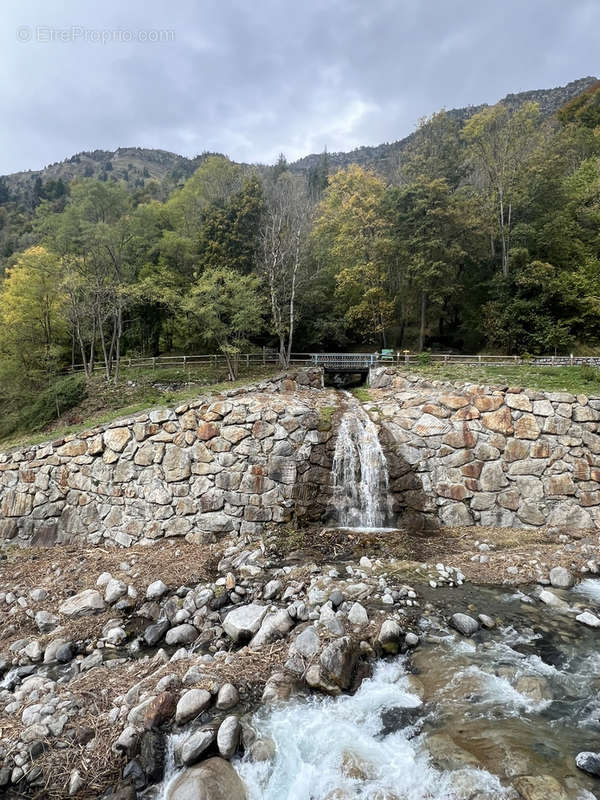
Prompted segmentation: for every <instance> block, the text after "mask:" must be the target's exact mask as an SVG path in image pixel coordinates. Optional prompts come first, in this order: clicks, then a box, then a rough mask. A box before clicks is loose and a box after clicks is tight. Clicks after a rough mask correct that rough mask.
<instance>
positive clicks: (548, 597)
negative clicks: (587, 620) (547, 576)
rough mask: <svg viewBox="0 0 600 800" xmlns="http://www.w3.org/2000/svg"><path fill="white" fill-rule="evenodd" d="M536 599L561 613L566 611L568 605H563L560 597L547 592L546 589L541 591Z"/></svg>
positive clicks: (563, 602)
mask: <svg viewBox="0 0 600 800" xmlns="http://www.w3.org/2000/svg"><path fill="white" fill-rule="evenodd" d="M538 599H539V600H541V602H542V603H544V604H545V605H547V606H552V608H558V609H561V610H562V611H566V610H568V608H569V604H568V603H565V601H564V600H561V599H560V597H558V596H557V595H555V594H554V592H551V591H549V590H548V589H542V591H541V592H540V593H539V595H538Z"/></svg>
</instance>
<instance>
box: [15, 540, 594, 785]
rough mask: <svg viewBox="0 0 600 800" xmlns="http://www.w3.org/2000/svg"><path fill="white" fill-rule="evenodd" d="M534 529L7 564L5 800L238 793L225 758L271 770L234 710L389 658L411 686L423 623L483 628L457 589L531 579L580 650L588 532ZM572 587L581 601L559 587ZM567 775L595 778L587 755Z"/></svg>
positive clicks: (263, 749) (589, 557) (343, 686)
mask: <svg viewBox="0 0 600 800" xmlns="http://www.w3.org/2000/svg"><path fill="white" fill-rule="evenodd" d="M519 533H520V534H522V533H523V532H522V531H521V532H519ZM535 534H536V536H535V537H534V536H533V534H532V537H531V539H530V540H529V541H525V542H524V541H523V539H522V536H520V537H519V539H518V540H517V541H516V542H515V541H513V540H511V538H510V533H509V532H507V531H505V532H502V531H498V530H493V529H476V528H468V529H465V530H461V529H456V530H453V529H448V531H445V535H444V536H443V537H442V536H435V537H428V538H426V537H422V536H420V537H415V536H411V535H409V534H408V533H407V532H403V531H398V532H381V533H379V534H377V533H373V532H370V533H367V534H362V535H361V534H360V533H358V532H356V531H354V532H353V531H347V532H343V531H328V530H322V529H314V530H310V529H307V530H305V531H296V530H294V529H292V528H289V529H286V530H285V531H284V530H282V529H281V528H278V529H277V530H274V531H272V532H269V531H266V532H265V534H264V535H263V536H261V537H257V538H255V539H252V540H250V539H247V540H245V541H240V539H238V538H236V539H224V540H221V541H220V542H219V543H218V544H213V545H210V546H203V547H199V546H195V545H193V544H191V543H188V542H184V541H181V540H180V541H178V542H171V541H165V542H163V543H160V544H156V545H155V546H153V547H141V546H138V547H134V548H131V549H129V550H127V551H122V550H116V549H108V550H105V549H103V548H91V549H87V550H84V549H79V548H75V547H70V548H62V547H56V548H53V549H52V550H46V551H40V550H18V549H17V548H14V549H11V550H8V551H5V553H4V554H3V555H4V556H5V559H4V560H3V561H1V562H0V585H1V586H2V591H1V592H0V615H1V623H2V626H1V631H2V633H1V637H2V638H1V639H0V653H1V657H0V669H1V672H2V676H3V677H2V679H1V683H0V728H1V729H2V743H1V745H0V786H1V787H2V790H3V791H4V792H5V794H6V796H7V797H22V796H25V797H48V798H59V797H67V796H73V797H78V798H91V797H99V796H105V797H113V798H114V799H115V800H116V799H117V798H120V799H121V800H124V799H125V798H134V797H148V798H150V797H157V796H159V794H157V792H159V793H160V792H162V796H163V797H165V798H168V800H175V798H177V797H186V796H188V794H185V793H184V787H186V791H187V792H188V793H189V796H196V795H194V794H193V792H194V791H195V792H199V791H200V789H199V787H201V786H202V787H205V788H204V789H203V791H205V792H206V794H205V796H206V797H207V798H210V799H211V800H219V798H221V797H225V796H227V797H228V798H237V797H244V796H245V795H244V792H245V790H244V787H243V785H242V784H240V783H239V779H238V778H237V773H236V772H235V771H234V770H233V769H231V767H229V766H228V763H229V761H230V760H231V759H232V758H236V755H238V756H239V754H240V753H245V756H244V759H245V760H246V761H248V760H249V761H256V762H259V761H261V760H262V761H265V762H269V760H270V759H271V758H272V757H273V752H272V749H271V748H272V743H271V742H270V741H268V740H266V739H264V738H261V736H260V735H259V734H258V733H257V731H256V729H255V726H253V724H252V717H251V716H250V712H252V711H254V710H255V709H256V708H258V707H264V706H266V705H267V704H277V701H280V700H286V701H289V699H290V698H292V697H296V696H303V695H308V694H316V695H317V696H319V695H327V696H345V695H346V694H348V693H350V694H352V693H353V692H355V691H356V689H357V688H358V687H359V686H360V684H361V681H362V680H363V679H364V677H365V676H367V675H369V674H370V672H371V671H372V668H373V665H374V664H375V663H376V662H377V660H378V659H381V658H387V657H389V656H391V655H396V654H398V653H400V654H402V653H406V654H407V657H408V658H409V662H410V663H412V664H413V665H414V671H415V672H417V671H418V672H419V673H420V675H419V678H420V680H421V681H422V682H424V683H427V680H426V675H427V670H428V664H427V663H426V658H425V660H424V659H421V660H420V659H419V657H418V654H419V653H420V652H421V651H422V652H423V653H426V649H425V648H426V641H425V640H426V639H427V630H428V627H427V626H428V625H429V624H430V621H431V620H432V619H433V618H439V619H440V620H441V623H440V624H442V623H443V624H444V625H448V626H451V627H453V628H454V630H457V631H460V634H457V635H459V636H466V637H469V636H472V635H474V636H475V638H477V637H481V636H485V635H487V633H486V632H487V631H493V630H494V628H495V627H496V625H497V624H499V619H500V618H499V615H498V613H496V612H497V610H495V611H494V610H492V609H491V608H489V607H487V605H486V601H482V600H481V598H479V599H477V598H476V599H475V600H474V601H472V602H466V599H467V598H468V597H469V594H468V593H465V589H466V588H467V587H468V586H469V581H470V580H473V579H474V580H477V581H479V582H483V583H486V582H487V583H489V584H494V583H503V582H509V583H511V584H517V583H529V584H530V583H531V581H532V580H535V581H536V585H535V586H529V587H528V589H527V592H526V595H527V598H528V602H529V601H530V604H531V605H532V606H533V607H535V608H536V609H538V612H539V613H540V614H545V615H548V619H549V620H551V619H552V616H551V615H554V614H562V615H564V617H565V619H568V620H569V621H570V624H572V625H573V626H575V627H576V628H578V629H579V630H580V631H581V632H582V634H581V635H584V634H585V635H586V636H587V635H597V634H596V631H595V629H596V628H598V627H600V618H599V615H598V607H599V606H600V597H597V596H595V595H594V593H593V592H594V590H595V587H596V586H597V584H596V583H595V582H594V581H591V580H590V576H593V575H594V574H596V573H597V572H598V565H597V562H596V561H595V559H594V555H596V556H597V553H598V549H597V548H598V540H597V534H591V533H589V534H588V535H587V536H586V535H584V534H583V533H582V532H580V531H578V532H576V534H575V536H573V535H570V534H569V532H567V531H558V530H555V531H545V532H544V531H542V532H540V531H539V530H537V531H535ZM581 578H583V579H586V578H587V579H588V583H590V584H591V586H592V588H591V589H590V587H588V590H587V594H586V592H584V591H578V590H577V587H575V588H571V587H572V584H573V583H574V582H575V581H576V580H580V579H581ZM582 585H583V584H579V586H582ZM590 592H591V594H590ZM599 594H600V593H599ZM526 623H527V624H528V621H527V620H525V619H524V625H525V624H526ZM415 686H416V684H415ZM417 688H418V687H417ZM581 750H582V751H586V750H589V747H588V746H586V745H585V742H584V741H583V740H582V743H581ZM592 752H594V751H592ZM576 755H577V753H574V754H573V756H572V759H571V760H572V761H573V769H574V770H575V772H579V773H581V774H582V775H583V772H582V770H581V769H578V767H577V766H575V761H574V759H575V756H576ZM170 760H171V761H172V763H171V766H170ZM579 761H580V765H579V766H583V767H588V768H590V771H594V766H593V765H594V763H595V762H594V760H593V757H591V756H589V755H588V756H587V757H584V756H580V757H579ZM173 764H174V765H179V767H180V769H181V771H180V772H178V773H177V774H176V775H175V776H174V777H173V776H172V775H171V776H172V781H171V783H169V781H167V784H169V785H167V784H161V781H163V778H164V776H165V769H166V770H167V774H168V775H169V774H171V773H169V770H172V769H173ZM546 777H548V776H546ZM551 777H552V776H551ZM571 777H572V776H571ZM512 778H515V780H512ZM512 778H511V782H510V785H511V786H512V785H513V784H514V789H515V791H517V792H519V794H516V795H514V796H515V797H523V798H525V800H532V799H533V798H537V797H541V796H542V795H541V794H539V791H541V790H540V789H539V787H540V786H544V780H545V778H544V776H543V775H541V776H540V775H522V774H521V775H516V776H512ZM516 778H520V779H523V780H521V782H520V784H519V783H517V781H516ZM525 779H527V780H525ZM552 780H557V778H556V777H552ZM590 780H592V779H590ZM524 781H525V782H524ZM527 781H530V782H531V781H533V784H531V785H533V786H534V787H536V786H537V787H538V788H537V789H535V791H537V792H538V794H535V793H531V791H530V790H529V789H528V788H527V786H529V784H528V783H527ZM540 781H541V782H540ZM566 785H567V784H565V786H566ZM156 786H161V787H162V788H160V789H155V788H154V787H156ZM210 786H212V789H208V788H206V787H210ZM215 786H217V787H218V786H221V787H222V786H227V787H229V788H228V792H229V794H227V795H223V793H222V791H221V789H219V788H215ZM519 786H520V787H521V788H519ZM523 787H525V788H523ZM563 788H564V787H563ZM562 790H563V789H561V791H562ZM565 791H566V789H565ZM586 791H588V790H587V789H586ZM219 792H221V793H220V794H219ZM528 792H529V793H528ZM198 796H202V795H198ZM382 796H383V795H382ZM386 796H387V795H386ZM389 796H390V797H391V795H389ZM467 796H468V797H471V795H466V794H464V795H459V794H457V795H456V797H457V798H458V797H467ZM493 796H494V795H491V794H490V795H486V794H480V795H477V797H478V799H479V798H491V797H493ZM507 796H508V795H507ZM545 796H548V795H547V793H546V795H545ZM556 796H557V797H558V796H559V795H556ZM567 796H569V797H570V796H573V797H575V796H578V797H579V796H580V797H581V798H583V797H585V795H584V794H581V795H567Z"/></svg>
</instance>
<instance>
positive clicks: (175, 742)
mask: <svg viewBox="0 0 600 800" xmlns="http://www.w3.org/2000/svg"><path fill="white" fill-rule="evenodd" d="M188 736H189V731H185V732H183V733H170V734H169V735H168V736H167V739H166V742H165V771H164V775H163V779H162V781H161V783H160V784H158V786H157V787H156V789H155V794H154V797H155V798H156V800H167V794H168V791H169V786H170V785H171V784H172V783H173V781H174V780H175V779H176V778H177V776H178V775H179V774H180V772H181V769H180V768H178V767H177V766H176V765H175V753H176V752H177V750H178V749H179V747H180V746H181V745H182V744H183V742H184V740H185V739H186V738H187V737H188Z"/></svg>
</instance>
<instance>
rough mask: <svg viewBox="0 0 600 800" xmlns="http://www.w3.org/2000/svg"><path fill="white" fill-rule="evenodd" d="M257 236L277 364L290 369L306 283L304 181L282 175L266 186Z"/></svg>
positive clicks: (309, 207) (308, 217) (309, 206)
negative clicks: (299, 302)
mask: <svg viewBox="0 0 600 800" xmlns="http://www.w3.org/2000/svg"><path fill="white" fill-rule="evenodd" d="M265 194H266V210H265V213H264V218H263V224H262V228H261V236H260V243H261V248H260V271H261V274H262V275H263V277H264V279H265V281H266V283H267V287H268V290H269V299H270V305H271V324H272V327H273V331H274V333H275V334H276V335H277V337H278V339H279V361H280V363H281V366H282V367H284V368H286V367H288V366H289V363H290V357H291V353H292V343H293V339H294V331H295V327H296V314H297V311H296V308H297V306H296V301H297V297H298V292H299V291H301V290H302V287H303V285H304V284H305V282H306V280H307V270H306V259H305V255H306V243H307V239H308V233H309V230H310V225H311V220H312V203H311V200H310V195H309V192H308V186H307V182H306V178H305V177H304V176H297V175H292V174H291V173H290V172H289V171H285V172H282V173H281V174H280V175H279V176H278V177H277V179H276V180H275V181H274V182H273V183H271V184H270V185H267V187H266V191H265Z"/></svg>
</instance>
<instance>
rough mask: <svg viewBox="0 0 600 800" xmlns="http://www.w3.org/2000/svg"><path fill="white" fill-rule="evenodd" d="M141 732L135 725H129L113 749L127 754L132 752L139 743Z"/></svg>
mask: <svg viewBox="0 0 600 800" xmlns="http://www.w3.org/2000/svg"><path fill="white" fill-rule="evenodd" d="M138 735H139V731H138V729H137V728H135V727H134V726H133V725H128V726H127V727H126V728H124V729H123V730H122V732H121V735H120V736H119V738H118V739H117V741H116V742H115V743H114V744H113V747H112V749H113V750H114V751H116V752H126V751H128V750H130V749H131V748H132V747H133V745H134V744H135V742H136V741H137V738H138Z"/></svg>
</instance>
